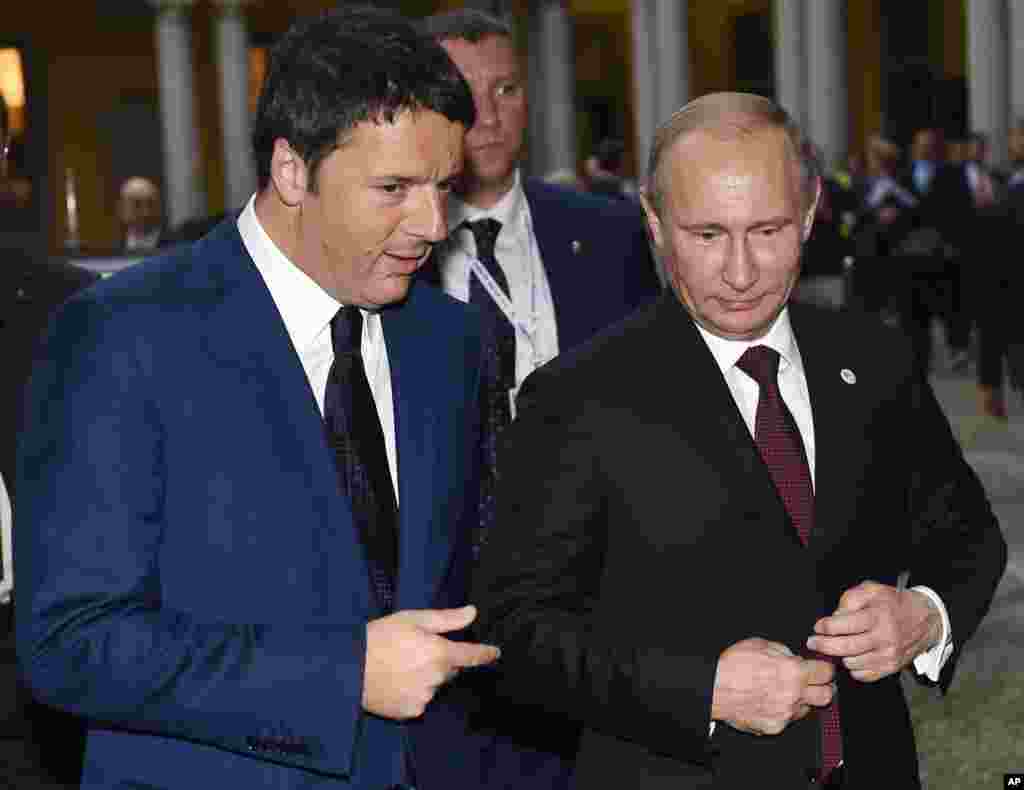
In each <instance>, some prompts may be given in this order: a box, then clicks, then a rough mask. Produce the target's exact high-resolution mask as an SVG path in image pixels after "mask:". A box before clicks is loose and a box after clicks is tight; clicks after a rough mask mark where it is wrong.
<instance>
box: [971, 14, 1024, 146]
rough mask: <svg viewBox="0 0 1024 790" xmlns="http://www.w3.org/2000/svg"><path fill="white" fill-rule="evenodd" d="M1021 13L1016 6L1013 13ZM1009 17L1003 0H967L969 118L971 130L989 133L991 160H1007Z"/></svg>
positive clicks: (1016, 44) (1017, 44) (1017, 43)
mask: <svg viewBox="0 0 1024 790" xmlns="http://www.w3.org/2000/svg"><path fill="white" fill-rule="evenodd" d="M1014 4H1015V5H1016V3H1014ZM1020 13H1021V11H1020V9H1017V10H1016V11H1015V14H1014V15H1015V16H1019V15H1020ZM1008 17H1009V10H1008V8H1007V2H1006V0H968V3H967V97H968V119H969V125H970V131H974V132H984V133H986V134H987V135H988V136H989V149H990V151H991V152H992V154H991V155H992V160H991V161H992V163H993V164H1001V163H1003V162H1005V161H1006V138H1007V131H1008V129H1009V115H1010V85H1009V82H1010V80H1009V62H1010V58H1009V37H1008V35H1007V33H1006V31H1007V25H1008V21H1009V20H1008ZM1017 46H1019V42H1015V49H1016V47H1017Z"/></svg>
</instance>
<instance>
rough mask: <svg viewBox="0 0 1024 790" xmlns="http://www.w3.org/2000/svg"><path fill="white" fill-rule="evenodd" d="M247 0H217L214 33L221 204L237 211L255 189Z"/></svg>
mask: <svg viewBox="0 0 1024 790" xmlns="http://www.w3.org/2000/svg"><path fill="white" fill-rule="evenodd" d="M247 2H248V0H217V9H216V11H217V14H216V17H215V20H214V28H215V30H214V33H215V39H216V42H217V73H218V75H219V77H220V112H221V134H222V138H221V139H222V142H223V146H224V203H225V205H226V207H227V209H228V210H231V209H235V208H241V207H242V206H243V205H244V204H245V201H247V200H248V199H249V196H250V195H252V193H253V192H254V191H255V190H256V164H255V162H254V161H253V156H252V133H251V132H252V128H251V127H252V124H251V123H250V120H251V119H250V117H249V36H248V33H247V32H246V28H245V15H244V6H245V5H246V3H247Z"/></svg>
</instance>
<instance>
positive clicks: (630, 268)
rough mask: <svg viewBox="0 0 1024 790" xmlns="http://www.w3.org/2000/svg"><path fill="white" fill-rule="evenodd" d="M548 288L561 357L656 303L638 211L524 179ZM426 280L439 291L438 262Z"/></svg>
mask: <svg viewBox="0 0 1024 790" xmlns="http://www.w3.org/2000/svg"><path fill="white" fill-rule="evenodd" d="M523 192H524V193H525V194H526V202H527V204H528V205H529V207H530V216H531V217H532V219H533V231H534V235H535V236H536V238H537V246H538V247H539V249H540V257H541V261H542V262H543V264H544V271H545V273H546V274H547V278H548V285H549V287H550V288H551V299H552V301H553V302H554V306H555V324H556V325H557V327H558V348H559V352H563V351H567V350H568V349H570V348H574V347H576V346H578V345H579V344H580V343H582V342H583V341H584V340H587V339H589V338H590V337H592V336H593V335H595V334H597V333H598V332H599V331H600V330H602V329H604V328H605V327H606V326H608V325H609V324H613V323H615V322H616V321H619V320H620V319H622V318H624V317H625V316H627V315H629V314H630V313H632V312H633V311H634V310H636V309H637V308H639V307H642V306H644V305H646V304H649V303H650V302H653V301H654V299H655V297H656V296H657V295H658V292H659V290H660V284H659V282H658V277H657V274H656V271H655V264H654V259H653V257H652V256H651V251H650V246H649V245H648V242H647V232H646V230H645V229H644V222H643V216H642V214H641V211H640V207H639V205H637V204H636V203H633V202H632V201H624V200H609V199H608V198H604V197H599V196H595V195H589V194H587V193H584V192H580V191H579V190H575V189H569V188H567V187H561V186H556V185H554V184H548V183H546V182H544V181H541V180H539V179H536V178H527V179H524V181H523ZM422 277H423V278H425V279H426V280H428V281H429V282H431V283H432V284H434V285H437V286H440V285H441V273H440V269H439V267H438V261H437V260H436V259H431V261H430V263H429V264H428V265H427V266H425V267H424V269H423V271H422Z"/></svg>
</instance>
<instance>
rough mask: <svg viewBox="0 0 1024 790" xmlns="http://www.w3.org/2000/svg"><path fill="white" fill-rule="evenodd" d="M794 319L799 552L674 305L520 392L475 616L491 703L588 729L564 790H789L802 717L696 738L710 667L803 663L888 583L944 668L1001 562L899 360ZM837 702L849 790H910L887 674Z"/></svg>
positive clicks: (897, 690)
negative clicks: (844, 609)
mask: <svg viewBox="0 0 1024 790" xmlns="http://www.w3.org/2000/svg"><path fill="white" fill-rule="evenodd" d="M790 311H791V318H792V324H793V327H794V332H795V334H796V338H797V342H798V344H799V347H800V351H801V356H802V357H803V360H804V365H805V370H806V375H807V383H808V388H809V391H810V396H811V403H812V408H813V412H814V426H815V437H816V440H815V442H816V447H817V461H816V505H815V506H816V514H815V524H816V525H819V526H818V528H819V530H820V533H816V534H815V535H813V536H812V539H811V544H810V547H809V548H804V547H803V546H802V545H801V543H800V541H799V538H798V537H797V534H796V532H795V529H794V527H793V526H792V524H791V522H790V520H789V517H788V515H787V513H786V511H785V508H784V506H783V503H782V501H781V499H780V497H779V496H778V494H777V492H776V490H775V488H774V486H773V484H772V481H771V478H770V476H769V474H768V471H767V469H766V467H765V466H764V464H763V462H762V461H761V458H760V456H759V455H758V452H757V448H756V446H755V444H754V442H753V439H752V438H751V436H750V433H749V431H748V430H747V428H746V425H745V424H744V422H743V419H742V417H741V415H740V413H739V410H738V409H737V408H736V405H735V402H734V401H733V398H732V396H731V394H730V392H729V389H728V387H727V385H726V383H725V381H724V379H723V377H722V375H721V372H720V371H719V369H718V367H717V364H716V363H715V361H714V359H713V357H712V355H711V352H710V351H709V349H708V348H707V345H706V344H705V343H704V341H703V339H702V338H701V337H700V335H699V333H698V332H697V330H696V328H695V326H694V324H693V322H692V320H691V319H690V317H689V315H688V313H687V312H686V311H685V310H684V309H683V308H682V306H681V305H680V304H679V302H678V301H677V300H676V298H675V296H674V295H673V294H672V293H671V292H669V293H666V294H665V295H664V296H663V297H662V298H661V299H660V300H659V301H658V302H657V303H656V304H655V305H653V306H652V307H651V308H649V309H647V310H643V311H641V312H639V313H638V314H636V315H635V316H633V317H631V318H630V319H628V320H626V321H625V322H623V323H621V324H619V325H617V326H616V327H614V328H612V329H611V330H609V331H608V332H606V333H603V334H602V335H601V336H600V337H598V338H596V339H595V340H594V342H591V343H588V344H586V345H585V346H583V347H581V348H580V349H578V351H577V352H573V353H570V354H567V355H563V356H561V357H560V358H559V359H557V360H556V361H554V362H553V363H551V364H550V365H548V366H546V367H545V368H542V369H541V370H539V371H538V372H536V373H535V374H534V375H533V377H532V378H531V379H530V380H529V381H528V382H527V384H526V386H525V387H524V388H523V391H522V394H521V396H520V416H519V417H518V418H517V421H516V422H515V423H513V425H512V427H511V429H510V430H509V431H508V433H507V440H508V441H507V444H506V446H505V447H504V455H503V456H502V460H501V472H502V475H501V477H502V481H503V483H502V488H501V489H500V491H499V494H500V497H501V499H500V501H501V502H502V503H503V511H502V512H501V515H500V517H499V523H498V525H497V527H496V528H495V530H494V531H493V534H492V536H491V539H490V541H489V543H488V544H487V545H486V546H485V547H484V550H483V554H482V556H481V561H480V567H479V572H478V576H477V579H476V583H475V590H474V600H475V601H476V602H477V603H478V605H479V606H480V607H481V622H480V630H481V633H480V635H481V636H482V637H484V638H486V639H488V640H490V641H493V642H494V643H496V644H498V645H500V646H501V648H502V651H503V653H502V658H501V662H500V668H501V687H502V690H503V692H504V693H505V694H507V695H508V696H509V697H510V698H513V699H515V700H517V701H520V702H522V703H526V704H533V705H538V706H541V707H542V708H544V709H546V710H548V711H550V712H552V713H555V714H558V715H562V716H565V715H568V716H570V717H572V718H574V719H576V720H578V721H580V722H582V723H583V725H584V728H585V729H584V734H583V737H582V742H581V746H580V751H579V754H578V758H577V783H578V787H579V788H581V790H582V789H584V788H604V787H607V788H621V787H631V788H634V790H639V789H641V788H662V787H664V788H669V787H671V788H674V789H675V790H678V788H683V787H711V786H714V787H727V788H747V787H780V788H782V787H784V788H794V787H800V786H802V785H806V783H807V781H808V780H807V776H808V774H813V772H814V769H815V767H816V766H817V765H818V764H819V749H820V745H819V737H820V736H819V732H820V729H819V727H818V725H817V722H816V720H815V717H814V716H809V717H807V718H805V719H803V720H801V721H798V722H796V723H794V724H792V725H791V726H790V727H788V728H787V729H786V730H785V732H784V733H783V734H781V735H778V736H771V737H755V736H751V735H746V734H744V733H741V732H739V731H737V730H735V729H732V728H731V727H729V726H727V725H725V724H719V725H718V727H717V729H716V731H715V733H714V735H713V737H711V738H709V737H708V724H709V717H710V705H711V696H712V690H713V683H714V677H715V669H716V665H717V659H718V656H719V654H720V653H721V652H722V651H723V650H724V649H725V648H726V647H728V646H729V645H731V644H734V643H735V642H737V641H739V640H741V639H745V638H747V637H753V636H760V637H764V638H766V639H770V640H774V641H779V642H782V643H784V644H786V645H788V646H789V647H790V648H791V649H792V650H793V651H794V652H800V651H801V649H802V647H803V644H804V641H805V639H806V638H807V636H809V634H810V633H811V630H812V627H813V624H814V622H815V620H816V619H817V618H818V617H820V616H822V615H825V614H829V613H831V612H832V611H833V610H834V609H835V607H836V605H837V602H838V600H839V597H840V595H841V594H842V592H843V591H845V590H846V589H848V588H849V587H852V586H854V585H856V584H858V583H859V582H861V581H863V580H866V579H873V580H875V581H878V582H882V583H886V584H895V583H896V581H897V577H898V575H899V574H900V573H901V572H902V571H904V570H905V569H909V570H910V571H911V577H910V578H911V584H925V585H928V586H930V587H932V588H933V589H935V590H936V592H938V594H939V595H940V596H941V597H942V599H943V601H944V602H945V604H946V606H947V608H948V611H949V614H950V619H951V622H952V629H953V634H954V639H955V644H956V646H957V648H958V649H960V648H962V646H963V644H964V642H965V641H966V640H967V639H968V638H969V637H970V635H971V634H972V633H973V632H974V630H975V628H976V627H977V625H978V623H979V621H980V619H981V617H982V616H983V614H984V612H985V611H986V608H987V606H988V604H989V602H990V600H991V597H992V594H993V592H994V590H995V586H996V583H997V581H998V579H999V577H1000V575H1001V573H1002V570H1003V567H1004V565H1005V562H1006V545H1005V542H1004V541H1003V538H1002V535H1001V533H1000V531H999V527H998V524H997V522H996V520H995V518H994V516H993V514H992V511H991V509H990V507H989V504H988V502H987V499H986V496H985V493H984V491H983V489H982V487H981V485H980V483H979V482H978V479H977V477H976V476H975V475H974V473H973V472H972V471H971V469H970V468H969V467H968V466H967V464H966V463H965V461H964V459H963V457H962V455H961V452H960V449H959V447H958V445H957V443H956V441H955V439H954V437H953V435H952V433H951V431H950V427H949V424H948V422H947V421H946V419H945V417H944V416H943V414H942V412H941V411H940V408H939V406H938V404H937V402H936V401H935V398H934V396H933V394H932V392H931V390H930V388H928V386H927V385H926V384H925V383H924V382H923V381H920V380H917V379H915V378H914V377H913V376H912V374H911V373H910V371H911V364H910V354H909V351H908V349H907V348H906V345H905V344H904V343H903V342H902V341H901V340H900V339H899V336H898V335H896V334H894V333H892V332H891V331H890V330H887V329H885V328H884V327H881V326H880V325H877V324H876V323H874V322H869V321H868V320H867V319H859V318H854V317H850V316H848V315H847V314H836V313H825V312H819V311H816V310H814V309H812V308H806V307H801V306H798V305H793V306H792V307H791V308H790ZM843 369H848V370H850V371H853V372H854V374H855V376H856V383H855V384H847V383H845V381H844V378H843V377H842V376H841V375H840V371H841V370H843ZM846 378H849V376H848V375H847V376H846ZM955 661H956V656H955V655H954V657H953V658H952V659H951V660H950V662H949V663H948V664H947V665H946V668H945V670H944V673H943V677H942V682H943V683H944V684H948V683H949V680H950V676H951V673H952V671H953V667H954V665H955ZM838 683H839V700H840V705H841V710H842V723H843V739H844V755H845V759H846V763H847V777H848V779H849V785H846V786H847V787H848V788H871V789H872V790H875V789H876V788H878V787H886V788H914V787H918V786H919V780H918V773H917V760H916V755H915V748H914V739H913V733H912V731H911V725H910V719H909V716H908V712H907V707H906V705H905V702H904V699H903V694H902V690H901V687H900V684H899V679H898V676H892V677H889V678H887V679H885V680H883V681H880V682H877V683H872V684H863V683H858V682H856V681H854V680H853V679H852V678H851V677H850V676H849V675H848V674H847V673H845V672H842V673H840V675H839V679H838ZM537 726H538V727H539V726H542V725H541V723H540V722H539V721H538V723H537Z"/></svg>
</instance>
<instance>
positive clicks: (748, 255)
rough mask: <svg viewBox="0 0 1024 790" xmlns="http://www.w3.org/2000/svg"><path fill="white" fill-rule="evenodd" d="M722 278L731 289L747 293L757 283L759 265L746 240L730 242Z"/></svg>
mask: <svg viewBox="0 0 1024 790" xmlns="http://www.w3.org/2000/svg"><path fill="white" fill-rule="evenodd" d="M726 256H727V258H726V261H725V267H724V269H723V273H722V278H723V279H724V280H725V282H726V283H727V284H728V285H729V287H730V288H732V289H733V290H736V291H745V290H747V289H748V288H750V286H752V285H753V284H754V283H755V282H757V263H756V261H755V259H754V254H753V252H752V250H751V249H750V243H749V241H748V240H747V239H746V238H741V239H737V240H735V241H732V242H730V244H729V249H728V251H727V252H726Z"/></svg>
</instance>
